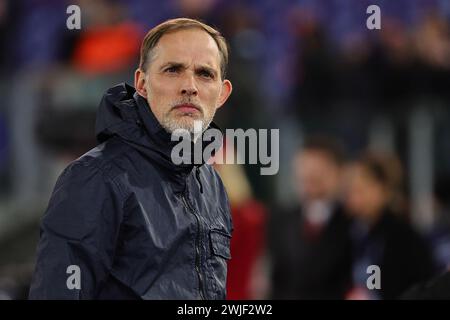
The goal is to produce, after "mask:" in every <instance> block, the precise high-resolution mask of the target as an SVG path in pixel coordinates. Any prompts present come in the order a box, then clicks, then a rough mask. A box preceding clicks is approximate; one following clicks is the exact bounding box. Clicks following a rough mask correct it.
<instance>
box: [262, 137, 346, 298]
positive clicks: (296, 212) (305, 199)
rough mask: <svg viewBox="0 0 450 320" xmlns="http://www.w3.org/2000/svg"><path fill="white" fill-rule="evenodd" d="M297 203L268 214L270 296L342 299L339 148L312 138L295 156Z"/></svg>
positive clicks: (342, 219)
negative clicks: (269, 216) (270, 214)
mask: <svg viewBox="0 0 450 320" xmlns="http://www.w3.org/2000/svg"><path fill="white" fill-rule="evenodd" d="M292 164H293V171H294V178H295V182H296V184H297V186H298V204H296V206H295V207H294V208H290V209H287V210H280V211H276V212H273V213H272V217H271V218H272V221H271V222H270V227H271V230H270V234H269V238H270V258H271V263H272V278H271V283H272V288H271V289H272V298H274V299H343V298H344V294H345V292H346V291H347V290H348V288H349V287H348V286H349V284H350V277H351V273H350V271H351V243H350V237H349V226H350V221H349V219H348V217H347V216H346V215H344V213H343V210H342V205H341V203H340V201H339V196H340V186H341V183H340V182H341V169H342V165H343V152H342V150H341V148H340V146H339V144H338V143H337V142H335V141H334V140H332V139H331V138H327V137H319V136H316V137H312V138H310V139H309V140H307V141H306V143H305V144H304V146H303V148H301V149H300V150H299V151H298V152H297V154H296V155H295V158H294V159H293V162H292Z"/></svg>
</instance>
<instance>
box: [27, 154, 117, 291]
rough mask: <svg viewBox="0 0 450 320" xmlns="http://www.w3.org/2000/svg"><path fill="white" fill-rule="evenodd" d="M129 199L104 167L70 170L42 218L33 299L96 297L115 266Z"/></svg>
mask: <svg viewBox="0 0 450 320" xmlns="http://www.w3.org/2000/svg"><path fill="white" fill-rule="evenodd" d="M123 199H124V198H123V196H122V195H121V192H120V189H119V188H118V187H117V185H115V183H114V181H113V180H111V179H107V178H106V177H105V176H104V173H103V172H102V171H101V170H100V169H98V168H96V167H94V166H92V165H88V164H86V163H80V162H74V163H72V164H71V165H69V167H67V168H66V169H65V171H64V172H63V173H62V174H61V176H60V177H59V178H58V181H57V182H56V185H55V188H54V190H53V193H52V196H51V198H50V201H49V204H48V208H47V210H46V212H45V215H44V217H43V218H42V220H41V227H40V240H39V244H38V248H37V257H36V266H35V271H34V274H33V278H32V283H31V287H30V293H29V298H30V299H95V297H96V294H97V293H98V290H99V288H100V287H101V285H102V283H103V282H104V281H105V279H106V277H107V275H108V273H109V271H110V270H111V267H112V264H113V259H114V251H115V246H116V242H117V238H118V234H119V229H120V224H121V221H122V211H123V209H122V208H123Z"/></svg>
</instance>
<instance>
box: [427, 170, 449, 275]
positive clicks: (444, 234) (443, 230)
mask: <svg viewBox="0 0 450 320" xmlns="http://www.w3.org/2000/svg"><path fill="white" fill-rule="evenodd" d="M433 206H434V212H435V221H434V224H433V227H432V228H431V230H430V233H429V239H430V241H431V245H432V247H433V254H434V259H435V261H436V264H437V268H438V270H439V271H450V176H445V175H444V176H441V177H438V178H437V180H436V183H435V186H434V204H433Z"/></svg>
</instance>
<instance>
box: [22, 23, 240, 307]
mask: <svg viewBox="0 0 450 320" xmlns="http://www.w3.org/2000/svg"><path fill="white" fill-rule="evenodd" d="M227 61H228V52H227V46H226V43H225V40H224V39H223V37H222V36H221V35H220V33H219V32H218V31H216V30H215V29H213V28H211V27H209V26H207V25H205V24H203V23H201V22H199V21H196V20H191V19H185V18H180V19H173V20H168V21H166V22H164V23H162V24H160V25H158V26H156V27H155V28H153V29H152V30H150V31H149V32H148V33H147V35H146V36H145V38H144V40H143V43H142V47H141V57H140V65H139V68H138V69H137V70H136V73H135V81H134V85H135V89H134V88H132V87H131V86H128V85H126V84H121V85H118V86H115V87H113V88H111V89H109V90H108V91H107V92H106V94H105V96H104V97H103V100H102V102H101V104H100V107H99V109H98V116H97V121H96V134H97V139H98V141H99V143H100V144H99V145H98V146H97V147H96V148H94V149H92V150H91V151H89V152H87V153H86V154H84V155H83V156H81V157H80V158H79V159H77V160H75V161H74V162H72V163H71V164H70V165H69V166H68V167H67V168H66V169H65V170H64V171H63V173H62V174H61V176H60V177H59V179H58V181H57V182H56V186H55V189H54V191H53V194H52V196H51V199H50V202H49V205H48V209H47V212H46V214H45V216H44V218H43V220H42V224H41V239H40V243H39V246H38V254H37V263H36V269H35V273H34V276H33V281H32V284H31V288H30V298H31V299H134V298H142V299H224V298H225V297H226V290H225V283H226V273H227V260H228V259H230V249H229V244H230V238H231V232H232V222H231V217H230V209H229V203H228V198H227V195H226V192H225V189H224V187H223V185H222V182H221V180H220V178H219V176H218V175H217V173H216V172H215V171H214V169H213V168H212V167H211V166H210V165H208V164H206V163H204V162H205V161H206V160H207V159H204V162H203V163H201V164H198V165H195V164H180V165H175V164H174V162H173V161H172V158H171V153H172V148H173V147H174V146H175V144H177V143H178V142H177V141H171V133H172V132H173V131H174V130H176V129H184V130H187V131H189V132H190V133H191V134H193V133H194V121H200V122H201V124H202V130H206V129H207V128H210V127H214V126H215V125H214V124H213V123H212V122H211V121H212V119H213V117H214V114H215V111H216V109H217V108H219V107H220V106H222V105H223V104H224V103H225V101H226V100H227V98H228V97H229V95H230V93H231V90H232V86H231V83H230V81H228V80H225V70H226V65H227ZM197 143H202V144H203V145H202V147H203V148H204V147H205V146H206V145H207V143H204V142H202V139H198V140H197Z"/></svg>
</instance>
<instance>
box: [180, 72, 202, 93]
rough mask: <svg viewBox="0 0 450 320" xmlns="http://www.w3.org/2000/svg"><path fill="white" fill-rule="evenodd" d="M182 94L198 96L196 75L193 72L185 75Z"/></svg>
mask: <svg viewBox="0 0 450 320" xmlns="http://www.w3.org/2000/svg"><path fill="white" fill-rule="evenodd" d="M181 94H182V95H187V96H196V95H197V94H198V90H197V86H196V84H195V79H194V76H193V75H191V74H187V75H185V77H184V79H183V82H182V83H181Z"/></svg>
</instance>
